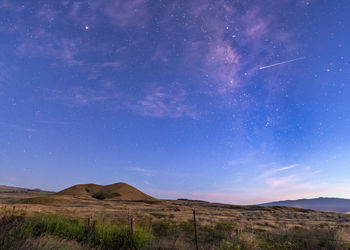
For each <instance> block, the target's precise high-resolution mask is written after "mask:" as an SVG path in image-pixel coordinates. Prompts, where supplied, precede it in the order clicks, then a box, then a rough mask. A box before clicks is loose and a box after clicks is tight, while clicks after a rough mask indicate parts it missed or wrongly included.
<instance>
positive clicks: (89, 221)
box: [87, 215, 93, 231]
mask: <svg viewBox="0 0 350 250" xmlns="http://www.w3.org/2000/svg"><path fill="white" fill-rule="evenodd" d="M87 222H88V225H87V226H88V231H90V229H91V228H92V224H93V216H92V215H91V216H90V217H89V218H88V221H87Z"/></svg>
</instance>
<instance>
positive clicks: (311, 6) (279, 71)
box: [0, 0, 350, 204]
mask: <svg viewBox="0 0 350 250" xmlns="http://www.w3.org/2000/svg"><path fill="white" fill-rule="evenodd" d="M349 11H350V3H349V2H348V1H345V0H339V1H333V0H309V1H306V0H282V1H272V0H267V1H264V2H262V1H253V0H252V1H238V0H237V1H225V0H217V1H209V0H201V1H200V0H194V1H161V0H160V1H147V0H129V1H122V0H94V1H69V0H65V1H50V0H48V1H10V0H1V1H0V50H1V53H0V183H1V184H5V185H11V186H22V187H31V188H41V189H46V190H60V189H63V188H65V187H68V186H71V185H74V184H77V183H91V182H94V183H98V184H110V183H115V182H120V181H123V182H127V183H129V184H131V185H134V186H135V187H137V188H139V189H141V190H143V191H144V192H147V193H149V194H151V195H154V196H156V197H159V198H184V197H185V198H191V199H204V200H210V201H219V202H226V203H235V204H254V203H259V202H267V201H273V200H282V199H296V198H310V197H319V196H338V197H345V198H350V195H349V193H350V184H348V180H349V177H350V101H349V100H350V85H349V83H350V66H349V60H350V47H349V46H348V44H350V35H349V34H350V30H349V29H350V19H349V18H348V13H349ZM270 66H271V67H270Z"/></svg>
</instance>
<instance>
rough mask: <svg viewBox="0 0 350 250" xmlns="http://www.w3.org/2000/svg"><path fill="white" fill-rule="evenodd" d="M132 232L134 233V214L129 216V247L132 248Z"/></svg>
mask: <svg viewBox="0 0 350 250" xmlns="http://www.w3.org/2000/svg"><path fill="white" fill-rule="evenodd" d="M134 233H135V219H134V216H131V217H130V244H131V249H134Z"/></svg>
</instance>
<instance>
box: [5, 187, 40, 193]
mask: <svg viewBox="0 0 350 250" xmlns="http://www.w3.org/2000/svg"><path fill="white" fill-rule="evenodd" d="M27 192H47V191H43V190H40V189H30V188H20V187H10V186H6V185H0V193H27Z"/></svg>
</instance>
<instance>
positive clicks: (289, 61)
mask: <svg viewBox="0 0 350 250" xmlns="http://www.w3.org/2000/svg"><path fill="white" fill-rule="evenodd" d="M305 58H306V57H298V58H295V59H293V60H288V61H284V62H279V63H275V64H271V65H267V66H262V67H260V68H259V69H267V68H272V67H275V66H278V65H282V64H286V63H291V62H295V61H299V60H303V59H305Z"/></svg>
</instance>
